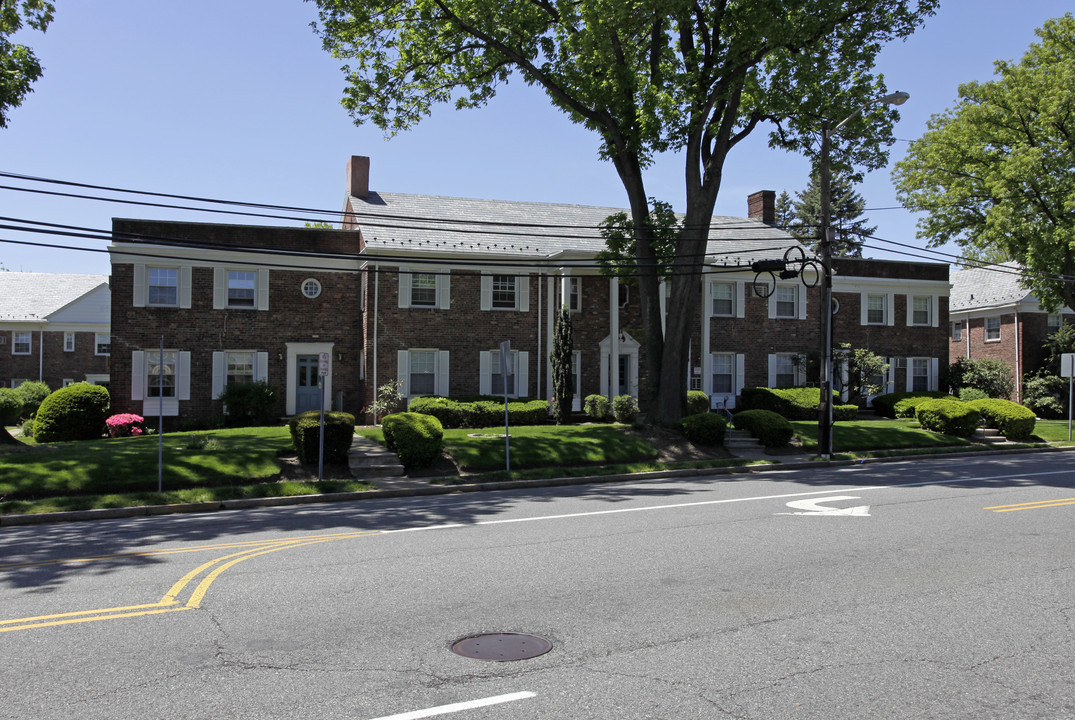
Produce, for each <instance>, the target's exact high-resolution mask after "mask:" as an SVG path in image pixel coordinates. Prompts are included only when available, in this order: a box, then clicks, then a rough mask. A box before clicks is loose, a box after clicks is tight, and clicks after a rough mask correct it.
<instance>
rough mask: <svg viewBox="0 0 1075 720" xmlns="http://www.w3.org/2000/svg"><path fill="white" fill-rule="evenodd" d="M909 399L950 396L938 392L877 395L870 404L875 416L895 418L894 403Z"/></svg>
mask: <svg viewBox="0 0 1075 720" xmlns="http://www.w3.org/2000/svg"><path fill="white" fill-rule="evenodd" d="M909 397H928V398H946V397H950V396H949V395H948V393H946V392H941V391H940V390H930V391H929V392H893V393H885V394H884V395H878V396H877V397H875V398H874V399H873V402H871V403H870V404H871V405H872V406H873V411H874V413H875V414H877V415H880V416H881V417H887V418H895V417H896V403H898V402H899V401H900V400H903V399H904V398H909Z"/></svg>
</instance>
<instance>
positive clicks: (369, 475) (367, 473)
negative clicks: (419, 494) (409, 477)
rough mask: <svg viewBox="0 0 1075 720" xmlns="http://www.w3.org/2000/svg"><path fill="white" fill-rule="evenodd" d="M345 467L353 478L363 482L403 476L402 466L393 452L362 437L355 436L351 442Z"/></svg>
mask: <svg viewBox="0 0 1075 720" xmlns="http://www.w3.org/2000/svg"><path fill="white" fill-rule="evenodd" d="M347 466H348V467H349V468H350V469H351V475H352V476H353V477H356V478H362V479H363V480H368V479H373V478H377V477H399V476H400V475H402V474H403V465H402V464H401V463H400V462H399V457H398V456H397V455H396V454H395V453H394V452H392V451H391V450H389V449H388V448H386V447H384V446H383V445H381V444H379V443H376V442H374V441H373V440H370V439H369V438H367V437H363V436H362V435H355V437H354V439H353V440H352V441H351V450H350V451H349V452H348V453H347Z"/></svg>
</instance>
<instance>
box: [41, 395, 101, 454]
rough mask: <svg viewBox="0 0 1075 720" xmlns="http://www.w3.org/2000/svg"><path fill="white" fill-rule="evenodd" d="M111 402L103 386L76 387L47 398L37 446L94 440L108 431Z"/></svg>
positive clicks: (43, 404) (43, 408)
mask: <svg viewBox="0 0 1075 720" xmlns="http://www.w3.org/2000/svg"><path fill="white" fill-rule="evenodd" d="M109 401H110V398H109V396H108V390H106V389H105V388H103V387H101V386H100V385H90V384H89V383H84V382H80V383H75V384H73V385H68V386H67V387H65V388H60V389H59V390H57V391H56V392H54V393H52V394H51V395H49V396H48V397H47V398H45V400H44V402H42V403H41V407H39V408H38V409H37V416H36V418H35V420H34V439H35V440H37V442H42V443H46V442H68V441H71V440H93V439H94V438H99V437H101V435H103V434H104V431H105V418H107V417H108V404H109Z"/></svg>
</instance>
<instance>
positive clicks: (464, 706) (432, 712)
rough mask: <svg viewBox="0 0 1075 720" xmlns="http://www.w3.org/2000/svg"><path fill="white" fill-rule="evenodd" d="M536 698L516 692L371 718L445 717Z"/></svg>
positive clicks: (396, 719) (533, 695) (387, 719)
mask: <svg viewBox="0 0 1075 720" xmlns="http://www.w3.org/2000/svg"><path fill="white" fill-rule="evenodd" d="M532 697H536V696H535V694H534V693H532V692H517V693H510V694H508V695H496V696H494V697H487V698H482V699H480V700H469V701H467V702H461V703H453V704H451V705H441V706H440V707H433V708H427V709H425V710H414V711H412V712H405V713H401V714H399V715H385V716H384V717H379V718H373V720H418V719H419V718H427V717H434V716H436V715H447V714H448V713H457V712H462V711H463V710H473V709H474V708H480V707H487V706H489V705H499V704H501V703H507V702H514V701H516V700H525V699H527V698H532Z"/></svg>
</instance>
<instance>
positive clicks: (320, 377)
mask: <svg viewBox="0 0 1075 720" xmlns="http://www.w3.org/2000/svg"><path fill="white" fill-rule="evenodd" d="M328 362H329V358H328V353H321V354H320V356H319V357H318V363H317V387H318V389H319V390H320V391H321V423H320V427H319V428H318V432H317V481H318V482H320V481H321V476H322V474H323V473H324V469H325V376H326V375H328Z"/></svg>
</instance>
